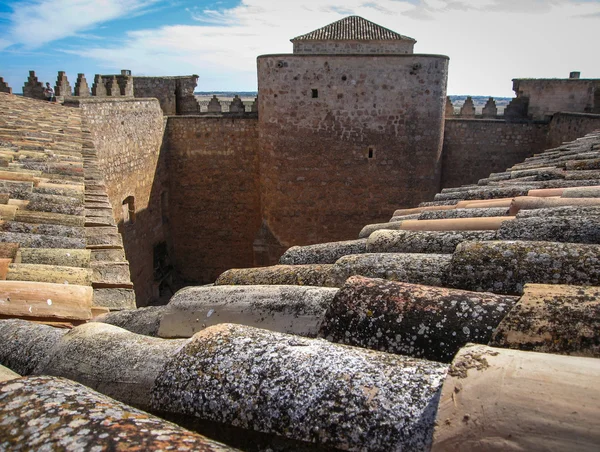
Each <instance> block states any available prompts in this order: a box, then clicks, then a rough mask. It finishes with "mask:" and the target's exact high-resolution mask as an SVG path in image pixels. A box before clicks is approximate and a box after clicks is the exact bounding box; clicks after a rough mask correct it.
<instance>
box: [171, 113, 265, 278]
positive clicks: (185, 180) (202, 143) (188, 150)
mask: <svg viewBox="0 0 600 452" xmlns="http://www.w3.org/2000/svg"><path fill="white" fill-rule="evenodd" d="M257 126H258V121H257V120H256V118H231V117H218V116H217V117H210V116H202V117H198V116H196V117H191V116H188V117H185V116H171V117H169V118H168V122H167V130H166V144H167V147H168V151H167V154H168V167H169V178H170V185H169V212H170V225H169V227H170V230H171V237H172V240H173V249H174V255H175V256H176V260H175V266H176V269H177V271H178V273H179V274H181V275H182V276H183V277H184V278H186V279H188V280H189V281H194V282H197V283H198V282H200V283H209V282H213V281H214V280H215V279H216V277H217V276H218V275H220V274H221V273H222V272H223V271H225V270H227V269H229V268H232V267H250V266H252V265H253V249H252V242H253V240H254V238H255V236H256V234H257V233H258V230H259V227H260V192H259V190H260V189H259V175H258V127H257Z"/></svg>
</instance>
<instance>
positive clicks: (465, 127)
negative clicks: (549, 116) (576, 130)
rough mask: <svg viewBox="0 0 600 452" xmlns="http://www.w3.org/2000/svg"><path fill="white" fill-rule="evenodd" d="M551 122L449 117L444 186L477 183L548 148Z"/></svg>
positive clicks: (443, 167)
mask: <svg viewBox="0 0 600 452" xmlns="http://www.w3.org/2000/svg"><path fill="white" fill-rule="evenodd" d="M548 130H549V125H548V123H544V122H523V123H511V122H505V121H503V120H494V119H454V118H452V119H450V118H448V119H446V121H445V128H444V148H443V157H442V161H443V163H442V188H448V187H459V186H461V185H466V184H474V183H477V181H478V180H479V179H483V178H486V177H488V176H489V174H490V173H494V172H502V171H505V170H506V168H509V167H511V166H512V165H514V164H516V163H519V162H522V161H523V160H525V158H527V157H530V156H532V155H533V154H535V153H536V152H541V151H543V150H544V149H547V146H546V143H547V141H546V140H547V134H548Z"/></svg>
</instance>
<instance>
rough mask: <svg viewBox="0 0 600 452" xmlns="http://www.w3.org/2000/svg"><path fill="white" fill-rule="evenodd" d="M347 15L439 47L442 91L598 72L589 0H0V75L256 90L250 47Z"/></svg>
mask: <svg viewBox="0 0 600 452" xmlns="http://www.w3.org/2000/svg"><path fill="white" fill-rule="evenodd" d="M350 14H358V15H360V16H362V17H364V18H366V19H369V20H371V21H373V22H376V23H378V24H380V25H383V26H385V27H387V28H390V29H392V30H394V31H397V32H399V33H402V34H404V35H408V36H411V37H413V38H415V39H416V40H417V44H416V46H415V52H416V53H435V54H444V55H448V56H449V57H450V73H449V79H448V93H449V94H474V95H494V96H512V95H513V93H512V89H511V88H512V83H511V79H512V78H516V77H534V78H552V77H559V78H565V77H567V76H568V74H569V72H570V71H574V70H578V71H581V73H582V77H586V78H600V59H599V58H598V44H599V43H600V0H344V1H339V0H305V1H303V0H298V1H294V2H291V1H289V0H243V1H239V0H221V1H214V0H200V1H188V0H166V1H160V0H26V1H2V2H0V76H2V77H4V80H5V81H7V82H8V83H9V85H10V86H11V87H12V88H13V90H14V92H21V88H22V86H23V82H24V81H25V79H26V78H27V74H28V71H29V70H35V71H36V74H37V75H38V77H39V79H40V80H41V81H44V82H45V81H52V82H54V81H55V80H56V74H57V72H58V71H59V70H62V71H66V72H67V75H68V77H69V80H70V81H71V85H73V84H74V82H75V79H76V77H77V73H79V72H83V73H85V74H86V77H87V80H88V82H89V83H90V85H91V82H92V80H93V77H94V74H96V73H102V74H107V73H108V74H110V73H117V72H118V71H119V70H120V69H131V70H132V72H133V74H134V75H135V74H138V75H185V74H192V73H195V74H198V75H199V76H200V79H199V82H198V87H197V90H198V91H217V90H223V91H236V90H239V91H254V90H256V56H258V55H260V54H268V53H289V52H291V51H292V45H291V43H290V42H289V39H291V38H293V37H294V36H297V35H300V34H303V33H307V32H309V31H312V30H314V29H316V28H319V27H322V26H324V25H327V24H328V23H331V22H333V21H335V20H338V19H340V18H342V17H344V16H346V15H350Z"/></svg>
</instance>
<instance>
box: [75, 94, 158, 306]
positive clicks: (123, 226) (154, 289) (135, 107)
mask: <svg viewBox="0 0 600 452" xmlns="http://www.w3.org/2000/svg"><path fill="white" fill-rule="evenodd" d="M67 105H74V106H79V107H80V109H81V112H82V117H83V119H84V121H85V123H87V125H88V126H89V129H90V131H91V138H92V140H93V142H94V144H95V146H96V149H97V151H98V159H99V162H100V165H101V167H102V168H103V169H104V176H105V180H106V189H107V192H108V196H109V198H110V201H111V203H112V207H113V211H112V213H113V218H114V219H115V221H116V222H117V224H118V227H119V232H121V234H122V235H123V245H124V248H125V253H126V256H127V260H129V263H130V269H131V280H132V281H133V283H134V289H135V293H136V301H137V304H138V306H144V305H146V304H147V303H148V302H149V301H150V300H152V299H154V298H156V297H157V296H158V284H157V281H155V268H154V248H155V246H156V245H157V244H159V243H161V242H163V241H165V236H164V232H163V222H162V218H163V216H165V217H166V216H167V215H168V214H167V213H164V214H163V213H161V194H162V193H163V191H164V190H163V185H164V184H165V178H166V171H165V170H164V164H163V161H162V159H161V146H162V142H163V132H164V123H165V120H164V117H163V114H162V111H161V108H160V105H159V103H158V101H157V100H156V99H133V98H128V99H123V98H121V99H119V98H116V99H115V98H85V99H73V100H72V101H69V103H67ZM130 196H132V197H133V200H134V209H135V213H134V215H133V216H132V218H133V221H132V218H129V219H128V218H124V217H125V216H126V215H127V216H129V214H128V213H126V212H127V211H128V208H129V206H128V205H127V204H125V205H124V204H123V202H124V201H125V200H126V199H127V198H129V197H130ZM163 199H164V196H163Z"/></svg>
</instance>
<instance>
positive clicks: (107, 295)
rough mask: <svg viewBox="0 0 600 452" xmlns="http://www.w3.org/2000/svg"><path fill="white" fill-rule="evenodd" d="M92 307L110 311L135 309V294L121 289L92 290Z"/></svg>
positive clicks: (129, 290)
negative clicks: (100, 307)
mask: <svg viewBox="0 0 600 452" xmlns="http://www.w3.org/2000/svg"><path fill="white" fill-rule="evenodd" d="M93 305H94V306H102V307H105V308H109V309H110V310H111V311H120V310H122V309H135V308H136V306H135V292H134V291H133V290H131V289H123V288H116V287H113V288H97V289H94V304H93Z"/></svg>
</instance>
